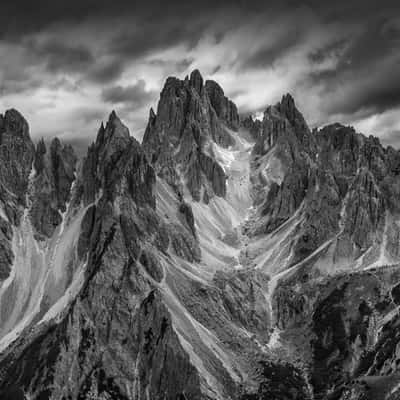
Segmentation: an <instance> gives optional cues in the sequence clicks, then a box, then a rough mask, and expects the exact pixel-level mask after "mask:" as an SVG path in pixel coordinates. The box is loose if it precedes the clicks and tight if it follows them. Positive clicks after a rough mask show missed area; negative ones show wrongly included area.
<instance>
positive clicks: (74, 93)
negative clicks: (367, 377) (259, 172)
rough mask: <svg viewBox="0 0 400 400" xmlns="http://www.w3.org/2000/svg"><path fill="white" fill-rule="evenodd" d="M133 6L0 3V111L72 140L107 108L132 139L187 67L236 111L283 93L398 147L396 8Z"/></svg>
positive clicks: (313, 117) (354, 1)
mask: <svg viewBox="0 0 400 400" xmlns="http://www.w3.org/2000/svg"><path fill="white" fill-rule="evenodd" d="M136 3H137V2H132V1H114V2H109V1H103V0H96V1H94V0H79V1H78V0H71V1H69V2H67V3H65V4H62V3H60V2H55V1H50V0H46V1H39V2H31V1H22V0H14V1H9V0H5V1H4V2H2V13H1V15H0V54H1V57H0V110H2V111H3V110H5V109H7V108H10V107H15V108H18V109H19V110H20V111H21V112H22V113H23V114H24V115H25V116H26V118H27V119H28V121H29V122H30V125H31V132H32V136H34V137H35V138H38V137H40V136H45V137H53V136H56V135H57V136H60V137H62V138H64V139H67V140H69V141H71V142H73V143H83V142H85V141H89V140H92V138H93V137H94V135H95V133H96V130H97V127H98V125H99V123H100V121H101V120H102V119H105V118H106V116H107V114H108V113H109V112H110V111H111V110H112V109H115V110H116V111H117V113H119V114H120V115H121V117H122V118H123V119H124V120H125V122H126V123H127V124H128V126H129V128H130V130H131V133H132V134H134V135H135V136H137V137H138V138H139V139H140V138H141V136H142V134H143V131H144V128H145V124H146V119H147V116H148V110H149V108H150V107H151V106H152V107H156V104H157V99H158V95H159V92H160V91H161V89H162V85H163V82H164V81H165V79H166V77H167V76H169V75H176V76H179V77H184V76H185V75H186V74H188V73H189V72H190V71H191V70H192V69H194V68H199V69H200V70H201V71H202V73H203V74H204V75H205V77H206V78H211V79H215V80H217V81H218V82H219V83H220V84H221V86H222V87H223V88H224V90H225V92H226V94H227V95H228V96H229V97H231V98H232V99H233V100H234V101H235V102H236V103H237V105H238V106H239V109H240V111H241V112H243V113H249V112H250V113H257V112H260V111H262V110H263V109H264V108H265V107H266V106H267V105H268V104H271V103H275V102H276V101H278V100H279V98H280V97H281V95H282V94H283V93H285V92H291V93H292V94H293V95H294V96H295V98H296V101H297V103H298V105H299V107H300V108H301V109H302V110H303V112H304V114H305V115H306V118H307V120H308V121H309V122H310V124H311V125H313V126H319V125H322V124H325V123H329V122H333V121H340V122H344V123H348V124H352V125H355V126H356V128H357V129H359V130H360V131H363V132H364V133H366V134H374V135H377V136H379V137H381V139H382V140H383V141H384V142H385V143H387V144H391V145H393V146H395V147H400V123H399V120H400V112H399V111H400V50H399V49H400V6H399V5H398V4H397V2H395V1H390V0H388V1H382V0H381V1H380V2H379V4H378V2H375V4H367V3H371V2H365V1H360V0H347V1H337V2H329V3H326V2H321V1H316V0H308V1H295V0H287V1H280V2H279V3H278V2H277V3H276V4H274V3H273V2H265V1H261V0H260V1H232V2H227V1H218V0H214V1H212V2H211V1H208V0H206V1H203V2H198V1H186V2H181V1H174V0H172V1H169V2H168V4H166V3H165V2H164V1H152V0H149V1H146V2H141V4H139V5H138V4H136Z"/></svg>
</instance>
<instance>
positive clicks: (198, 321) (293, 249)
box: [0, 70, 400, 400]
mask: <svg viewBox="0 0 400 400" xmlns="http://www.w3.org/2000/svg"><path fill="white" fill-rule="evenodd" d="M6 114H7V113H6ZM4 121H11V122H6V123H5V122H4ZM11 128H12V129H11ZM4 132H5V133H4ZM13 132H15V138H14V136H13V135H11V136H10V133H13ZM21 135H22V136H21ZM3 136H4V137H5V139H7V140H6V141H5V142H4V144H3ZM21 137H22V138H23V140H22V142H21ZM14 139H15V140H16V143H17V144H18V148H20V149H22V150H21V151H20V153H17V157H16V158H15V159H11V160H10V162H13V163H15V165H17V167H18V168H16V171H17V173H16V175H15V176H17V177H18V178H19V180H20V182H21V183H19V184H18V185H13V184H12V183H9V182H11V178H10V176H9V175H5V178H4V179H5V183H4V182H3V175H1V174H0V178H1V180H2V183H3V186H4V185H8V187H9V188H11V189H12V190H13V191H15V198H17V199H18V200H14V196H12V200H10V197H9V193H8V191H4V190H1V193H0V194H1V196H0V199H1V201H2V203H3V205H4V207H9V208H10V209H11V210H14V211H13V213H11V212H10V211H5V215H6V217H5V218H3V217H2V218H1V221H2V224H3V220H4V226H5V227H4V229H1V231H2V234H4V237H5V238H4V240H2V241H1V243H3V242H4V251H1V254H2V257H4V259H5V260H6V263H7V262H8V264H7V265H9V266H11V269H10V271H9V272H8V273H9V275H8V276H7V277H9V276H11V277H12V279H14V280H12V281H11V283H10V284H9V286H8V288H9V289H8V291H9V293H12V295H13V296H14V298H15V299H19V297H20V296H22V294H23V293H24V290H23V289H24V288H26V287H30V288H35V287H36V282H38V281H41V279H40V278H39V279H38V278H37V277H36V278H35V279H33V278H32V279H31V280H26V278H25V277H24V271H25V273H26V271H27V270H29V268H30V270H31V271H34V270H35V268H36V270H37V269H38V268H37V266H40V265H41V267H40V268H39V270H40V271H41V270H42V269H43V275H40V276H41V277H44V278H43V279H44V282H45V285H44V286H43V287H42V286H40V285H39V286H40V290H39V286H38V289H37V293H38V294H41V297H38V298H36V297H35V296H33V297H32V299H31V300H29V301H28V303H29V302H31V303H29V304H31V305H30V306H28V311H29V313H28V312H27V311H24V309H25V306H24V305H23V304H21V306H19V307H20V308H19V309H20V311H19V312H20V314H18V313H17V314H18V315H17V314H15V313H16V312H14V316H13V318H14V319H15V321H17V322H18V323H20V324H21V327H19V328H18V329H20V330H19V331H18V330H16V331H15V332H14V333H15V336H13V335H10V332H11V333H13V331H12V329H11V331H10V332H8V333H7V334H8V335H9V336H8V337H7V335H5V336H4V335H3V338H2V339H1V341H0V344H1V345H2V347H1V348H2V353H1V355H0V393H2V395H3V396H6V395H7V394H8V393H11V392H15V391H17V392H18V391H19V392H20V393H21V392H23V393H25V394H26V395H27V396H29V398H32V399H48V398H49V399H50V398H63V399H89V398H98V399H104V400H105V399H110V398H112V399H130V398H138V399H142V398H143V399H144V398H151V399H161V398H163V399H165V398H167V399H179V400H183V399H227V398H230V399H247V400H248V399H267V398H277V399H279V398H289V399H300V398H301V399H308V398H309V399H318V398H336V399H342V400H345V399H347V400H348V399H350V400H358V399H360V400H361V399H362V398H372V397H368V396H370V395H369V394H368V390H367V389H368V387H370V390H372V392H373V390H374V387H375V386H374V385H377V384H378V383H379V382H381V381H382V379H387V378H384V377H387V376H390V378H391V379H392V381H393V382H394V383H393V386H389V385H387V386H386V388H387V390H388V396H389V397H386V398H388V399H392V398H393V399H394V398H395V397H394V396H396V395H397V390H398V389H396V388H395V386H396V383H397V382H399V381H400V378H398V376H397V374H398V373H397V364H398V363H397V350H396V349H397V343H398V340H397V336H398V335H397V333H396V332H397V331H396V327H397V324H398V321H399V320H398V316H397V311H396V310H397V309H398V304H397V300H395V299H396V298H397V297H396V293H397V289H395V288H396V287H397V286H396V285H397V283H398V282H399V272H398V271H397V268H398V265H399V262H400V261H399V259H400V246H399V244H400V243H399V240H398V238H399V237H400V224H399V221H400V219H398V217H399V215H398V214H399V211H400V210H399V209H398V203H397V202H396V200H397V199H398V198H399V195H400V192H399V190H400V168H399V165H400V153H399V152H398V151H396V150H394V149H392V148H390V147H387V148H385V147H383V146H382V145H381V144H380V142H379V140H377V139H376V138H373V137H369V138H367V137H365V136H362V135H361V136H360V135H359V134H357V133H356V132H355V131H354V129H352V128H350V127H344V126H342V125H338V124H334V125H329V126H326V127H324V128H322V129H320V130H318V131H311V130H310V129H309V128H308V126H307V123H306V122H305V120H304V117H303V116H302V114H301V113H300V111H299V110H298V109H297V108H296V105H295V102H294V99H293V98H292V96H291V95H289V94H287V95H284V96H283V97H282V100H281V102H279V103H277V104H276V105H275V106H270V107H268V108H267V109H266V111H265V113H264V116H263V120H262V121H255V120H253V119H252V118H247V119H243V120H242V121H240V118H239V114H238V111H237V108H236V106H235V105H234V104H233V103H232V102H231V101H230V100H229V99H228V98H227V97H226V96H225V94H224V92H223V90H222V88H220V87H219V85H218V84H217V83H215V82H213V81H206V82H204V80H203V78H202V76H201V74H200V72H199V71H197V70H195V71H193V72H192V74H191V75H190V77H186V78H185V79H184V80H179V79H177V78H168V79H167V80H166V83H165V86H164V88H163V90H162V92H161V95H160V101H159V104H158V107H157V112H154V110H152V109H151V110H150V114H149V122H148V126H147V128H146V133H145V135H144V138H143V142H142V144H139V142H137V141H136V139H134V138H133V137H132V136H130V135H129V131H128V129H127V128H126V127H125V126H124V125H123V123H122V121H121V120H120V119H119V118H118V116H117V115H116V113H115V112H114V111H113V112H111V114H110V117H109V119H108V121H107V123H106V125H105V126H104V124H103V123H102V124H101V125H100V128H99V131H98V134H97V138H96V140H95V142H94V143H93V144H92V145H90V146H89V148H88V151H87V155H86V157H85V159H84V160H83V162H82V163H81V165H80V166H77V164H76V157H74V156H73V154H72V153H71V151H70V149H69V147H65V146H64V147H63V146H62V144H61V143H60V142H59V141H57V140H55V141H54V144H51V146H50V152H49V153H47V149H46V148H45V147H43V146H44V143H43V142H39V143H38V144H37V146H36V149H35V148H34V147H33V143H32V142H31V140H30V137H29V130H28V127H27V123H26V121H25V120H24V119H23V117H22V116H21V115H20V114H19V113H17V112H16V111H11V114H10V113H8V114H7V118H3V117H0V152H2V153H1V154H3V153H4V152H5V151H6V150H7V149H8V147H7V146H9V147H12V146H14V143H13V142H12V140H14ZM25 142H26V143H25ZM31 143H32V145H31ZM5 160H7V158H6V159H5ZM29 163H30V166H29ZM32 165H34V167H35V168H34V170H33V169H32V167H31V166H32ZM3 170H5V168H3V163H0V171H3ZM32 171H33V172H32ZM29 188H30V189H29ZM28 189H29V190H28ZM3 192H4V193H3ZM26 194H28V196H27V197H26V198H28V199H29V197H31V198H32V200H33V201H32V202H31V201H29V202H26V200H25V199H26V198H25V197H24V196H23V195H26ZM6 210H7V209H6ZM53 212H54V215H58V217H57V216H56V217H54V218H51V215H52V214H51V213H53ZM13 215H16V216H18V217H13ZM48 217H50V221H49V220H47V219H46V218H48ZM21 221H22V222H21ZM27 232H28V234H27ZM26 238H29V241H28V239H26ZM17 239H18V240H19V241H20V242H21V241H22V242H21V243H24V245H23V247H24V248H25V249H26V252H29V254H32V255H34V257H33V258H32V259H34V260H37V261H35V264H32V265H31V266H30V267H29V268H28V269H27V267H26V265H25V264H21V265H22V268H21V271H20V275H19V274H16V275H14V276H15V277H16V278H13V275H12V273H13V272H12V271H14V270H16V272H18V269H17V268H16V267H15V265H16V264H15V262H14V263H13V260H12V257H11V256H10V251H11V252H12V253H14V252H15V255H14V256H15V257H16V259H17V260H24V259H25V258H24V255H23V254H22V253H21V254H19V253H18V252H16V250H18V249H19V248H20V246H19V244H18V242H17ZM7 243H8V246H9V247H7ZM10 243H11V244H12V246H11V245H10ZM10 249H11V250H10ZM41 257H44V258H43V260H44V261H43V262H42V261H40V260H42V258H41ZM47 260H48V262H47ZM18 265H20V264H18ZM46 266H49V267H48V268H46ZM5 270H6V269H5ZM399 271H400V270H399ZM32 276H34V274H32ZM7 277H6V278H5V279H7ZM10 279H11V278H10ZM18 287H20V289H18ZM0 291H1V292H0V305H1V307H0V308H1V309H2V310H3V309H4V304H7V303H4V302H5V299H6V293H3V288H0ZM33 292H34V293H36V292H35V291H34V290H33ZM21 293H22V294H21ZM8 296H10V295H8ZM35 300H36V302H37V303H38V307H39V308H38V310H39V311H35V310H36V304H34V303H35ZM24 301H25V302H26V301H27V300H26V299H25V300H24ZM15 303H16V304H18V302H17V301H16V302H15ZM13 306H14V310H17V309H18V307H15V304H12V302H11V303H9V304H8V305H7V309H9V310H12V309H13ZM6 314H7V313H4V312H3V313H2V318H3V320H2V322H3V325H4V318H5V317H4V315H6ZM18 318H20V319H18ZM9 321H10V322H9V325H10V327H11V326H12V325H13V322H14V321H13V320H9ZM24 322H26V323H25V324H24ZM18 323H17V325H18ZM390 335H392V339H390V340H388V336H389V337H390ZM5 339H7V340H5ZM399 340H400V338H399ZM274 376H278V377H279V378H273V377H274ZM363 382H364V383H363ZM377 382H378V383H377ZM371 388H372V389H371ZM393 388H394V389H393ZM389 389H390V390H389ZM392 389H393V390H394V391H393V393H389V392H390V391H391V390H392ZM372 392H371V393H372ZM362 396H367V397H362ZM390 396H392V397H390Z"/></svg>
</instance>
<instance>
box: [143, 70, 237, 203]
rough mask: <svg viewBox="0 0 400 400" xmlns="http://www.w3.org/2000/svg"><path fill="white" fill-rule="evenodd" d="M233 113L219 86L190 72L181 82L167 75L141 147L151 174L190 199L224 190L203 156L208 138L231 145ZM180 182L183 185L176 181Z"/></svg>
mask: <svg viewBox="0 0 400 400" xmlns="http://www.w3.org/2000/svg"><path fill="white" fill-rule="evenodd" d="M238 126H239V115H238V112H237V109H236V106H235V105H234V104H233V103H232V102H231V101H230V100H228V99H227V98H226V97H225V95H224V92H223V90H222V89H221V87H220V86H219V85H218V84H217V83H216V82H213V81H207V82H206V83H205V84H204V83H203V78H202V76H201V75H200V72H199V71H197V70H195V71H193V72H192V74H191V75H190V78H188V77H186V79H185V80H183V81H182V80H179V79H177V78H168V79H167V82H166V83H165V86H164V88H163V90H162V92H161V97H160V101H159V103H158V108H157V115H156V114H155V113H154V112H153V110H151V111H150V116H149V122H148V125H147V128H146V132H145V134H144V137H143V148H144V150H145V152H146V154H147V157H148V159H149V160H150V162H151V163H152V165H154V168H155V170H156V172H157V174H158V175H159V176H160V177H162V178H163V179H165V180H166V181H167V182H168V183H169V184H171V185H173V186H174V187H175V188H176V191H177V192H182V191H183V190H184V189H185V188H187V189H188V190H189V192H190V194H191V196H192V197H193V199H194V200H196V201H200V200H204V201H205V202H208V200H209V199H210V198H211V197H213V196H214V195H216V196H221V197H223V196H224V195H225V193H226V178H227V177H226V175H225V173H224V171H223V169H222V167H221V166H220V165H219V164H218V162H216V161H215V159H213V158H212V157H209V153H210V146H211V144H212V143H213V142H214V143H216V144H218V145H219V146H222V147H228V146H230V145H232V144H233V143H234V141H233V139H232V136H231V133H230V132H229V130H228V129H227V128H228V127H229V128H230V129H233V130H237V129H238ZM182 180H183V187H182V183H181V181H182Z"/></svg>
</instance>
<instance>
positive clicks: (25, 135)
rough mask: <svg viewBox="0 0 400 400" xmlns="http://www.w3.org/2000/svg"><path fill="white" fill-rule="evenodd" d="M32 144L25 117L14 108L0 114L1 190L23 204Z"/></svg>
mask: <svg viewBox="0 0 400 400" xmlns="http://www.w3.org/2000/svg"><path fill="white" fill-rule="evenodd" d="M34 152H35V149H34V145H33V143H32V140H31V138H30V135H29V126H28V123H27V122H26V120H25V118H24V117H23V116H22V115H21V114H20V113H19V112H18V111H16V110H14V109H13V110H8V111H6V112H5V114H4V116H0V160H1V162H0V177H1V184H2V191H4V190H5V191H7V192H9V193H10V192H11V194H12V195H13V196H15V200H16V201H17V203H18V204H20V205H22V206H24V205H25V202H26V192H27V189H28V178H29V174H30V172H31V168H32V161H33V158H34Z"/></svg>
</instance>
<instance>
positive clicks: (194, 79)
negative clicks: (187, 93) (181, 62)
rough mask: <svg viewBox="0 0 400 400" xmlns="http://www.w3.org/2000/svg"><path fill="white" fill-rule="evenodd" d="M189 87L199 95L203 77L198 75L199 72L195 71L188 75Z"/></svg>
mask: <svg viewBox="0 0 400 400" xmlns="http://www.w3.org/2000/svg"><path fill="white" fill-rule="evenodd" d="M189 82H190V85H191V86H192V87H194V88H195V90H196V91H197V93H198V94H199V95H201V93H202V90H203V77H202V76H201V74H200V71H199V70H198V69H195V70H194V71H192V73H191V74H190V80H189Z"/></svg>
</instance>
